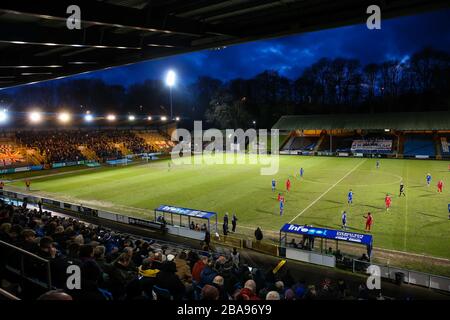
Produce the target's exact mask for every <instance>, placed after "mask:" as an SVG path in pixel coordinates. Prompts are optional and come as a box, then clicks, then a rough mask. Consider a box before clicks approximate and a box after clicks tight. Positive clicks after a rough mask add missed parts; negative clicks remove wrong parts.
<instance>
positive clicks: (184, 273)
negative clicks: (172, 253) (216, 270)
mask: <svg viewBox="0 0 450 320" xmlns="http://www.w3.org/2000/svg"><path fill="white" fill-rule="evenodd" d="M186 259H187V254H186V252H184V251H182V252H181V253H180V254H179V255H178V256H177V257H176V258H175V265H176V268H177V276H178V278H180V280H181V282H183V284H184V285H185V286H189V285H191V284H192V274H191V270H190V268H189V265H188V263H187V261H186Z"/></svg>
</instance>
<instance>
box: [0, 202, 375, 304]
mask: <svg viewBox="0 0 450 320" xmlns="http://www.w3.org/2000/svg"><path fill="white" fill-rule="evenodd" d="M0 240H2V241H4V242H8V243H10V244H12V245H15V246H18V247H20V248H22V249H24V250H26V251H29V252H31V253H34V254H36V255H38V256H40V257H42V258H44V259H47V260H49V261H50V266H51V275H52V276H51V278H52V284H53V286H54V287H55V289H58V290H60V291H52V292H50V293H48V294H47V295H44V296H43V297H42V299H50V298H51V297H54V298H55V299H59V298H61V299H67V298H70V299H73V300H155V299H157V300H164V299H173V300H265V299H266V300H301V299H348V298H359V299H368V298H369V292H368V290H367V288H366V287H365V285H361V286H360V288H359V289H358V291H357V292H351V291H350V290H349V288H348V287H347V285H346V283H345V282H344V281H343V280H339V281H337V282H333V281H331V280H329V279H323V281H322V282H320V283H317V284H308V283H307V282H306V281H304V280H299V279H294V278H293V277H292V276H291V273H290V271H289V269H288V268H287V267H283V268H282V269H281V270H279V271H276V270H277V268H276V266H274V268H269V270H263V268H258V267H256V268H252V267H250V266H249V265H247V264H245V263H244V261H241V258H240V255H239V252H238V251H237V250H236V249H234V250H233V251H232V252H231V253H230V254H217V253H216V254H215V253H214V252H211V251H209V252H203V251H196V250H186V249H183V248H180V247H177V246H176V245H169V246H167V245H161V244H160V243H159V242H157V241H156V242H155V241H154V240H144V239H139V238H135V237H132V236H129V235H125V234H120V233H117V232H114V231H111V230H109V229H105V228H102V227H98V226H93V225H89V224H85V223H84V222H80V221H78V220H75V219H73V218H67V217H63V216H58V215H51V214H50V213H49V212H46V211H42V208H41V207H40V209H28V208H27V204H26V203H24V204H23V205H22V206H20V207H17V206H13V205H9V204H6V203H4V202H3V201H0ZM0 250H1V252H0V257H2V258H0V259H1V260H0V262H1V263H0V280H1V278H2V277H3V276H4V275H5V273H4V270H5V265H6V263H8V264H13V265H14V262H15V259H14V254H13V252H12V251H11V252H8V249H7V248H5V247H1V246H0ZM6 257H8V258H7V259H6ZM25 262H26V263H25V269H26V274H27V275H31V276H33V277H35V278H38V279H41V280H42V281H45V279H46V277H45V274H46V272H45V271H46V269H45V267H44V266H43V265H42V264H41V265H39V264H38V263H36V262H33V261H32V260H25ZM17 264H19V262H17ZM70 265H77V266H79V268H80V270H81V289H70V288H67V287H66V282H67V281H66V280H67V278H66V277H67V273H66V271H67V268H68V267H69V266H70ZM57 297H59V298H57Z"/></svg>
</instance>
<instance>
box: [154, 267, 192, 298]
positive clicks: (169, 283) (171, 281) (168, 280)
mask: <svg viewBox="0 0 450 320" xmlns="http://www.w3.org/2000/svg"><path fill="white" fill-rule="evenodd" d="M175 272H177V268H176V265H175V263H174V262H173V261H165V262H164V263H163V264H162V266H161V270H160V271H159V272H158V274H157V275H156V282H155V284H156V285H157V286H158V287H160V288H163V289H167V290H169V292H170V294H171V295H172V297H173V298H174V300H180V299H181V298H182V297H183V295H184V293H185V290H186V289H185V287H184V285H183V283H182V282H181V280H180V279H179V278H178V277H177V275H176V274H175Z"/></svg>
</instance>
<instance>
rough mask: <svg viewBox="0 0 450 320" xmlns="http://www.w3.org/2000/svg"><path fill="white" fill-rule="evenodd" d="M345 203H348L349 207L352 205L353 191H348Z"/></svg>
mask: <svg viewBox="0 0 450 320" xmlns="http://www.w3.org/2000/svg"><path fill="white" fill-rule="evenodd" d="M347 202H348V204H349V205H351V204H353V191H352V189H350V191H349V192H348V196H347Z"/></svg>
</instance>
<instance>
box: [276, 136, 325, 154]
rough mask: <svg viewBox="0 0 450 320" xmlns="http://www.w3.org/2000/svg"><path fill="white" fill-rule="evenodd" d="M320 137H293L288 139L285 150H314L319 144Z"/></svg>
mask: <svg viewBox="0 0 450 320" xmlns="http://www.w3.org/2000/svg"><path fill="white" fill-rule="evenodd" d="M318 140H319V137H292V138H291V140H290V141H288V142H287V143H286V144H285V146H284V148H283V149H284V150H301V151H312V150H314V147H315V146H316V144H317V141H318Z"/></svg>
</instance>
